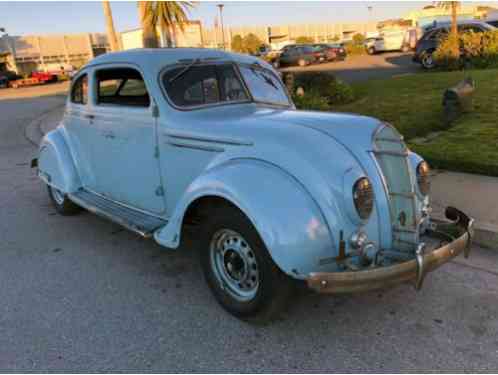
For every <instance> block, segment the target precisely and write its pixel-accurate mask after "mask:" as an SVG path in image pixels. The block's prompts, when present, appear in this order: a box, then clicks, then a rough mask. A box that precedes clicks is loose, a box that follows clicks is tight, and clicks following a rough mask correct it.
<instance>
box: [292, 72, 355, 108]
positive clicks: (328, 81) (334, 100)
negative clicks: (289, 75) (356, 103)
mask: <svg viewBox="0 0 498 375" xmlns="http://www.w3.org/2000/svg"><path fill="white" fill-rule="evenodd" d="M293 86H294V87H293V88H292V89H291V90H292V91H293V99H294V103H295V104H296V107H297V108H299V109H312V110H323V111H326V110H329V109H331V107H332V106H334V105H337V104H346V103H351V102H352V101H353V100H354V93H353V89H352V88H351V86H349V85H348V84H347V83H345V82H343V81H341V80H339V79H337V78H336V77H335V76H333V75H331V74H328V73H323V72H307V73H301V74H298V75H296V76H294V85H293ZM299 87H302V88H303V90H304V95H303V96H298V95H296V93H295V91H296V90H297V88H299Z"/></svg>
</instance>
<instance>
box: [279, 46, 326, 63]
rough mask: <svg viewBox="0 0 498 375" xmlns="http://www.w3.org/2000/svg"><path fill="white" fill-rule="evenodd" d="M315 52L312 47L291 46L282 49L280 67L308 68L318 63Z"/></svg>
mask: <svg viewBox="0 0 498 375" xmlns="http://www.w3.org/2000/svg"><path fill="white" fill-rule="evenodd" d="M315 52H316V51H315V50H314V48H313V47H312V46H310V45H299V44H296V45H290V46H285V47H284V48H282V53H281V54H280V57H279V65H299V66H306V65H310V64H313V63H314V62H316V60H317V59H316V56H315Z"/></svg>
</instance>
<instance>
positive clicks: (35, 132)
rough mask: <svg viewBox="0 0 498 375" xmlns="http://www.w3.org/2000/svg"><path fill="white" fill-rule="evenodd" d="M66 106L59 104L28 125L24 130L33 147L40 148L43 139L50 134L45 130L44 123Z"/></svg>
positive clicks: (25, 136)
mask: <svg viewBox="0 0 498 375" xmlns="http://www.w3.org/2000/svg"><path fill="white" fill-rule="evenodd" d="M64 106H65V104H58V105H56V106H54V107H52V108H50V109H48V110H46V111H44V112H43V113H42V114H41V115H40V116H38V118H36V119H35V120H32V121H31V122H30V123H29V124H28V125H26V126H25V128H24V138H26V140H27V141H28V142H30V143H31V144H32V145H33V146H35V147H38V145H39V144H40V141H41V139H42V138H43V136H44V135H45V134H47V133H48V132H47V131H45V129H43V126H42V125H43V122H44V121H45V120H46V119H47V118H48V117H50V116H51V115H52V114H53V113H55V112H56V111H60V110H61V108H64Z"/></svg>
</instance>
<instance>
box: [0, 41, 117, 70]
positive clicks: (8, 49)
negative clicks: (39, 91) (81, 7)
mask: <svg viewBox="0 0 498 375" xmlns="http://www.w3.org/2000/svg"><path fill="white" fill-rule="evenodd" d="M107 50H108V43H107V38H106V36H105V34H99V33H93V34H91V33H85V34H64V35H27V36H8V35H4V36H3V37H2V38H0V70H12V71H15V72H17V73H18V74H29V73H31V72H32V71H34V70H45V69H46V68H47V66H49V65H54V64H70V65H72V66H74V67H75V68H78V67H80V66H82V65H84V64H85V63H86V62H87V61H88V60H90V59H92V58H93V57H95V56H97V55H99V54H102V53H105V52H106V51H107Z"/></svg>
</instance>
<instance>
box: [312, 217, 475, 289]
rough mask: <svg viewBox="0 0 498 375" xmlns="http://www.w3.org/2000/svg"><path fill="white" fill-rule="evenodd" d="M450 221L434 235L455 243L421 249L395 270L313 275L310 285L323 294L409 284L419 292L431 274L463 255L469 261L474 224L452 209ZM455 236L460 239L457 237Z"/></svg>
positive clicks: (394, 268) (393, 266)
mask: <svg viewBox="0 0 498 375" xmlns="http://www.w3.org/2000/svg"><path fill="white" fill-rule="evenodd" d="M446 217H447V218H448V219H450V220H451V223H444V224H440V225H439V226H437V227H436V229H435V230H434V231H432V235H433V236H436V235H443V236H445V237H448V238H451V239H452V240H451V242H449V243H448V244H446V245H444V246H442V247H440V248H437V249H435V250H433V251H431V252H427V253H424V249H425V247H424V246H423V245H420V246H419V248H418V249H417V251H416V254H415V257H414V259H411V260H409V261H406V262H402V263H398V264H395V265H392V266H385V267H376V268H367V269H364V270H359V271H345V272H333V273H325V272H321V273H311V274H310V275H309V277H308V278H307V279H306V281H307V284H308V286H309V287H310V288H311V289H313V290H314V291H316V292H319V293H354V292H363V291H368V290H375V289H379V288H384V287H387V286H393V285H396V284H399V283H402V282H405V281H414V285H415V288H416V289H420V288H421V287H422V282H423V280H424V277H425V276H426V275H427V273H428V272H430V271H433V270H435V269H436V268H438V267H440V266H441V265H443V264H444V263H446V262H448V261H450V260H451V259H453V258H454V257H456V256H458V255H459V254H460V253H462V252H463V254H464V256H465V258H467V257H468V256H469V251H470V245H471V242H472V235H473V223H474V220H473V219H472V218H469V217H468V216H467V215H465V214H464V213H463V212H461V211H459V210H457V209H455V208H452V207H448V208H447V209H446ZM450 233H451V234H450ZM455 233H456V235H457V237H455V236H454V234H455ZM450 236H451V237H450Z"/></svg>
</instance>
